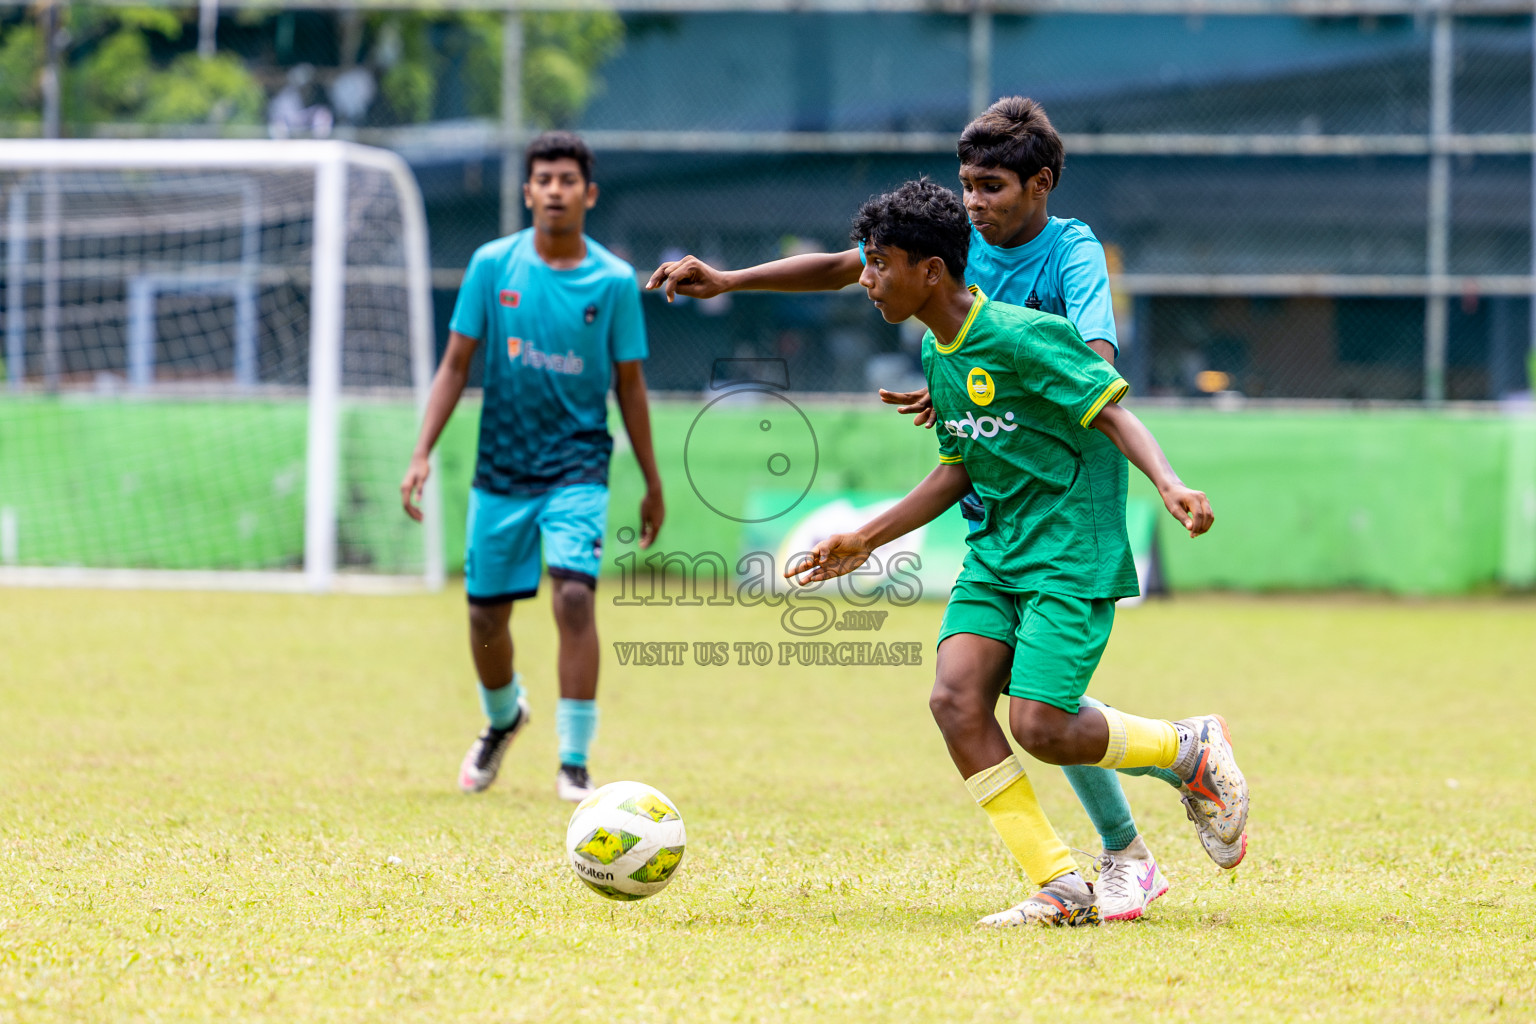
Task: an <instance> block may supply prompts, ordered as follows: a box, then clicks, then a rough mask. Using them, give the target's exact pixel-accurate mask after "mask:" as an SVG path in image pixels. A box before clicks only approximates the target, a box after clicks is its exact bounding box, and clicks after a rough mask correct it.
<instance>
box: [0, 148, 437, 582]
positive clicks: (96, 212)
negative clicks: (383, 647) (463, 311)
mask: <svg viewBox="0 0 1536 1024" xmlns="http://www.w3.org/2000/svg"><path fill="white" fill-rule="evenodd" d="M0 249H3V252H4V259H3V261H0V273H3V278H0V307H3V313H0V330H3V333H4V346H3V357H4V370H3V373H0V378H3V380H4V391H3V395H0V584H3V583H7V582H10V583H39V584H48V583H71V582H78V583H82V584H86V585H123V586H157V585H164V586H212V587H231V588H273V589H309V590H327V589H332V588H335V587H350V588H357V589H370V588H371V589H381V588H390V587H395V586H400V585H410V586H415V585H426V586H436V585H438V584H440V582H441V579H442V574H443V564H442V556H441V541H440V530H439V526H438V522H437V520H438V514H437V513H438V508H439V503H438V501H437V495H436V490H435V488H433V489H431V490H430V491H429V493H428V494H427V495H426V508H427V514H428V520H427V524H426V529H423V528H422V527H421V526H418V525H417V524H416V523H414V522H412V521H411V520H409V519H407V518H406V516H405V515H404V514H403V513H402V512H401V510H400V501H399V490H398V488H399V482H400V478H401V476H402V474H403V472H404V469H405V466H406V462H407V459H408V456H409V453H410V450H411V446H412V442H413V440H414V437H415V432H416V424H417V422H418V416H419V410H420V408H421V404H422V403H423V402H424V400H425V397H426V393H427V388H428V385H429V382H430V377H431V373H432V369H433V365H432V364H433V345H432V315H431V308H430V305H429V303H430V302H431V292H430V286H429V276H428V270H427V240H426V223H425V217H424V213H423V209H422V202H421V195H420V192H419V191H418V189H417V187H416V183H415V180H414V178H413V177H412V175H411V173H410V171H409V169H408V168H407V167H406V166H405V164H404V162H403V161H402V160H401V159H400V158H399V157H398V156H396V155H395V154H392V153H388V152H385V151H382V150H375V149H369V148H366V147H362V146H356V145H351V144H347V143H342V142H329V141H327V142H309V141H297V142H245V141H236V142H230V141H218V142H207V141H186V142H176V141H170V142H167V141H155V142H137V141H135V142H122V141H105V140H102V141H97V140H84V141H74V140H70V141H55V140H47V141H8V142H7V143H6V144H5V146H3V147H0Z"/></svg>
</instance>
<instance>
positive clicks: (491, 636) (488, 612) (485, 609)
mask: <svg viewBox="0 0 1536 1024" xmlns="http://www.w3.org/2000/svg"><path fill="white" fill-rule="evenodd" d="M506 628H507V615H506V612H505V611H504V610H503V609H500V608H493V607H490V606H488V605H483V604H472V605H470V606H469V638H470V639H471V640H472V641H474V643H475V644H476V645H477V646H480V647H484V646H485V645H486V644H489V643H490V642H491V641H493V640H495V639H496V638H497V637H498V636H499V635H500V634H501V633H503V632H504V631H505V630H506Z"/></svg>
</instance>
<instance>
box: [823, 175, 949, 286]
mask: <svg viewBox="0 0 1536 1024" xmlns="http://www.w3.org/2000/svg"><path fill="white" fill-rule="evenodd" d="M849 235H850V237H851V238H852V239H853V241H854V242H856V243H862V242H873V243H874V244H876V245H882V246H885V245H889V246H894V247H896V248H898V249H901V250H904V251H905V252H906V254H907V258H908V260H909V261H911V262H912V263H917V262H918V261H919V260H925V259H928V258H929V257H930V256H937V257H939V259H941V260H943V261H944V266H945V267H946V268H947V269H948V270H949V274H950V276H951V277H953V278H954V279H955V280H956V281H964V280H965V259H966V253H967V252H968V251H969V249H970V245H971V222H970V219H969V218H968V217H967V216H966V215H965V207H964V206H962V205H961V203H960V197H959V196H957V195H955V194H954V193H953V192H951V191H950V190H949V189H947V188H945V187H944V186H943V185H939V184H937V183H935V182H932V181H929V180H928V179H927V178H920V179H919V180H917V181H909V182H907V183H906V184H905V185H903V186H901V187H900V188H898V189H896V191H894V192H887V193H885V194H884V195H879V196H874V197H872V198H871V199H870V200H869V201H868V202H866V203H865V204H864V205H863V206H861V207H859V212H858V215H857V216H855V217H854V218H853V230H852V231H851V232H849Z"/></svg>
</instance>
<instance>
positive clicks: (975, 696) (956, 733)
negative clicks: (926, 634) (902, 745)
mask: <svg viewBox="0 0 1536 1024" xmlns="http://www.w3.org/2000/svg"><path fill="white" fill-rule="evenodd" d="M1012 667H1013V648H1012V647H1009V646H1008V645H1007V644H1005V643H1001V642H999V641H997V640H993V639H991V638H990V637H984V636H977V635H976V634H974V633H962V634H956V635H955V636H953V637H950V638H949V639H946V640H945V641H944V643H942V644H940V645H939V657H938V668H937V670H936V673H935V677H934V681H933V692H932V693H931V694H929V696H928V710H929V711H930V712H932V713H933V720H934V722H936V723H937V724H938V726H939V732H940V733H941V734H942V735H943V736H944V743H945V745H946V746H947V747H949V757H950V760H952V761H954V762H955V767H956V768H958V769H959V770H960V774H961V775H962V776H963V777H965V778H967V779H968V778H970V777H971V776H972V775H975V774H976V773H977V772H980V771H984V770H986V769H988V768H990V767H992V766H993V765H995V764H997V763H998V762H999V761H1001V760H1003V759H1004V758H1006V757H1008V756H1009V755H1010V754H1012V753H1013V748H1012V747H1010V746H1009V745H1008V736H1007V734H1006V733H1004V732H1003V727H1002V726H1001V725H999V724H998V723H997V702H998V699H999V698H1001V697H1002V695H1003V688H1004V687H1006V686H1007V685H1008V673H1009V671H1010V670H1011V669H1012Z"/></svg>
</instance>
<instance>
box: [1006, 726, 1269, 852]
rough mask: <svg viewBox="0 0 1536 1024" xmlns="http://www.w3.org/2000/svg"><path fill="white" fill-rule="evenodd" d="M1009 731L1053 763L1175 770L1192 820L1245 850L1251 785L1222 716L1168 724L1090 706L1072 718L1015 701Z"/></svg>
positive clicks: (1022, 743) (1029, 750) (1215, 835)
mask: <svg viewBox="0 0 1536 1024" xmlns="http://www.w3.org/2000/svg"><path fill="white" fill-rule="evenodd" d="M1008 725H1009V728H1010V730H1011V731H1012V732H1013V738H1014V739H1016V740H1018V741H1019V745H1020V746H1022V747H1023V748H1024V749H1025V750H1027V751H1028V752H1029V753H1030V754H1031V755H1032V756H1034V757H1036V758H1038V759H1039V760H1041V761H1045V762H1047V763H1048V764H1096V765H1098V766H1099V767H1101V768H1127V767H1141V766H1145V765H1151V766H1154V767H1158V768H1166V769H1169V770H1171V771H1172V772H1173V774H1174V775H1176V776H1177V777H1178V778H1179V779H1180V780H1181V784H1180V787H1179V789H1180V792H1181V793H1182V794H1183V796H1184V797H1185V798H1186V800H1185V807H1186V808H1187V809H1188V810H1189V812H1190V813H1191V816H1194V815H1199V816H1200V818H1201V819H1203V820H1204V822H1205V824H1206V827H1207V828H1208V829H1209V830H1210V832H1211V833H1212V834H1213V836H1214V838H1215V839H1217V840H1219V841H1220V842H1221V843H1224V844H1229V845H1238V844H1241V842H1242V836H1243V829H1244V827H1245V826H1246V824H1247V821H1248V783H1247V780H1246V779H1244V777H1243V773H1242V771H1241V769H1239V768H1238V766H1237V760H1236V758H1235V757H1234V756H1233V754H1232V737H1231V733H1230V730H1229V729H1228V728H1227V723H1226V721H1225V720H1224V719H1223V718H1222V717H1221V716H1220V715H1201V716H1198V717H1195V718H1185V719H1182V720H1180V721H1177V722H1167V721H1162V720H1159V719H1148V718H1139V717H1137V716H1135V715H1127V714H1125V713H1124V712H1121V711H1117V710H1115V709H1114V708H1110V707H1097V708H1094V707H1084V708H1082V709H1081V710H1080V711H1078V712H1077V713H1076V714H1070V713H1068V712H1066V711H1063V710H1062V709H1060V708H1058V707H1054V706H1052V705H1050V704H1045V703H1042V702H1041V701H1035V700H1025V699H1023V698H1019V697H1015V698H1013V700H1012V702H1011V703H1010V706H1009V709H1008ZM1238 859H1241V857H1239V858H1238Z"/></svg>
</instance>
